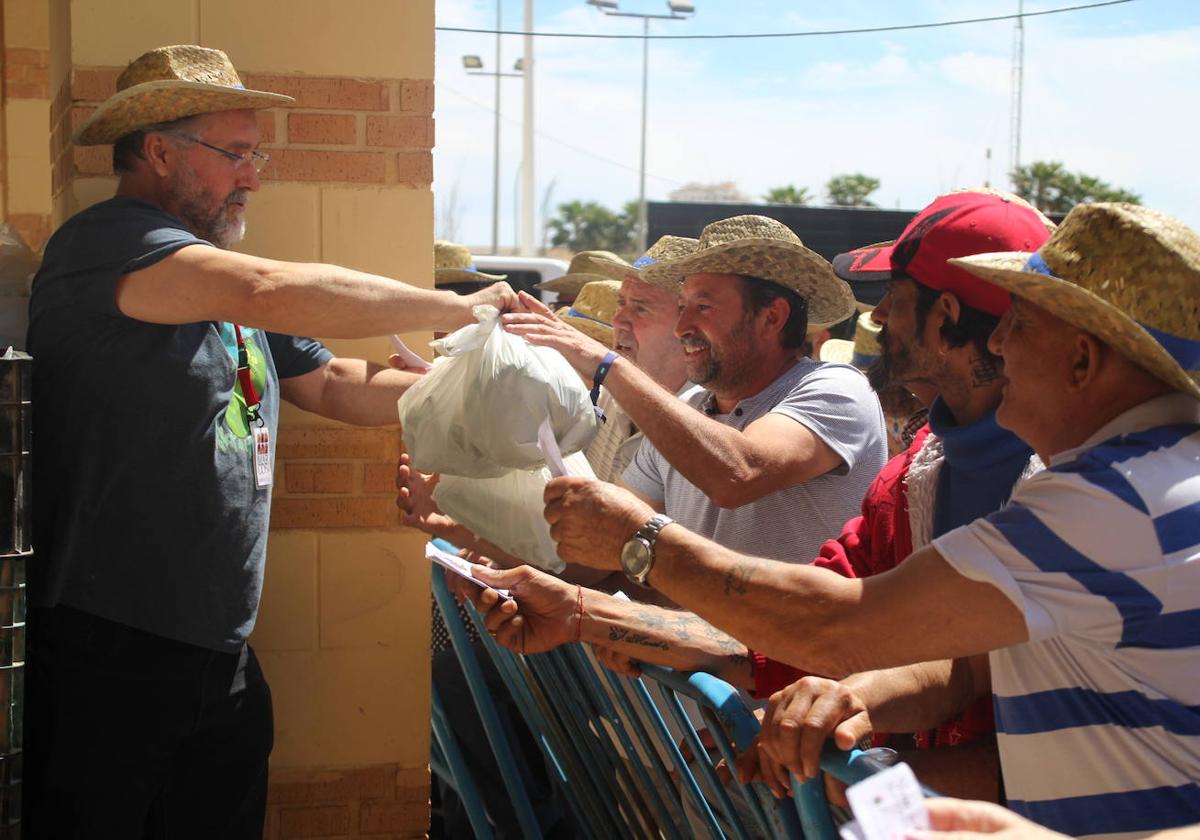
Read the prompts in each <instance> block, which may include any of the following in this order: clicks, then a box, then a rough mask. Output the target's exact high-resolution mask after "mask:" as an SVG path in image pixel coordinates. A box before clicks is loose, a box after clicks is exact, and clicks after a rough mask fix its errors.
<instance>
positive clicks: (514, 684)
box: [431, 541, 886, 840]
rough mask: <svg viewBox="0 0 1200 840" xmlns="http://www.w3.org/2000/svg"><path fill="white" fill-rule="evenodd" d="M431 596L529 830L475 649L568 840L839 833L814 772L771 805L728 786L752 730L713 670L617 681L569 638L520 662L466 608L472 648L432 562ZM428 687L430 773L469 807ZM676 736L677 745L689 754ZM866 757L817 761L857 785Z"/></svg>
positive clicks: (830, 753) (509, 748)
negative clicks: (565, 824) (530, 744)
mask: <svg viewBox="0 0 1200 840" xmlns="http://www.w3.org/2000/svg"><path fill="white" fill-rule="evenodd" d="M435 542H437V543H439V547H441V548H443V549H445V550H452V549H453V546H450V545H449V544H447V543H442V542H441V541H435ZM433 592H434V597H435V599H436V600H437V603H438V606H439V608H440V610H441V612H442V615H443V617H444V618H445V621H446V625H447V628H448V630H449V632H450V639H451V643H452V644H453V646H454V650H455V653H456V655H457V657H458V659H459V661H460V664H461V665H462V670H463V674H464V676H465V678H466V680H467V682H468V685H469V687H470V690H471V696H472V698H473V699H474V701H475V704H476V706H477V708H478V710H479V713H480V717H481V719H482V721H483V723H484V726H485V729H486V730H487V732H488V738H489V743H490V745H491V747H492V749H493V751H494V752H495V755H496V759H497V763H498V766H499V767H500V773H501V777H502V779H503V782H504V785H505V789H506V790H507V792H508V794H509V795H510V796H511V798H512V802H513V806H514V810H515V812H516V814H517V818H518V821H519V823H520V827H521V831H522V833H523V834H524V835H525V836H526V837H529V838H538V837H541V836H542V833H541V828H540V827H539V826H538V824H537V818H536V815H535V813H534V808H533V807H532V805H531V803H530V801H529V796H528V792H527V790H526V785H525V783H524V781H523V780H522V776H521V772H520V769H519V768H518V766H517V763H516V762H515V761H514V760H513V755H514V750H513V745H512V744H510V743H509V742H508V740H507V738H506V737H505V734H504V727H503V726H502V725H501V723H500V720H499V719H498V717H497V713H496V709H495V706H494V704H493V702H492V698H491V697H490V695H489V692H488V690H487V687H486V685H485V684H484V678H483V675H482V672H481V670H480V667H479V662H478V660H477V659H476V650H477V649H478V650H481V651H482V652H484V653H485V654H486V655H487V656H489V657H490V658H491V660H492V662H493V664H494V665H495V666H496V669H497V671H498V672H499V674H500V676H501V678H502V680H503V681H504V684H505V686H506V687H507V688H508V690H509V692H510V693H511V694H512V697H513V700H514V702H515V705H516V707H517V709H518V710H519V712H520V714H521V715H522V717H523V718H524V719H525V722H526V724H527V725H528V727H529V729H530V731H531V732H532V733H533V734H534V737H535V739H536V740H537V742H538V746H539V747H540V748H541V750H542V753H543V755H544V756H545V758H546V761H547V764H548V766H549V767H551V768H552V771H553V772H552V776H553V777H554V779H553V780H554V781H555V782H556V783H557V786H558V788H559V791H560V792H561V794H562V797H563V799H564V801H565V803H566V805H567V806H568V808H569V810H570V812H571V815H572V821H573V823H574V827H575V828H576V830H577V834H578V835H579V836H583V837H589V838H597V840H601V838H611V837H646V838H660V837H665V838H670V840H675V838H679V840H683V838H686V837H700V836H707V837H712V838H721V840H724V838H738V840H751V838H762V837H769V838H807V840H837V838H838V833H837V829H836V827H835V825H834V821H833V819H832V817H831V813H830V809H829V806H828V804H827V802H826V799H825V791H824V785H823V783H822V780H821V779H820V778H818V779H814V780H811V781H809V782H807V783H804V784H801V783H799V782H798V781H797V780H795V779H793V783H792V788H793V798H792V801H790V802H789V801H788V800H778V799H776V798H775V797H774V796H772V795H771V793H770V792H769V790H768V789H767V788H766V786H764V785H761V784H751V785H742V784H741V783H740V782H739V781H738V780H737V773H736V770H735V767H734V760H735V757H736V755H737V754H739V753H741V752H742V751H744V750H745V749H747V748H748V747H749V746H750V743H751V741H753V739H754V737H755V736H756V735H757V734H758V730H759V724H758V720H757V719H756V718H755V717H754V715H753V713H752V712H751V710H750V707H749V705H748V704H747V703H746V701H745V699H744V697H743V696H742V695H741V694H740V693H739V692H738V691H737V689H735V688H734V687H733V686H731V685H729V684H728V683H726V682H724V681H722V680H720V679H718V678H716V677H714V676H712V675H710V674H705V673H693V674H685V673H679V672H675V671H672V670H671V669H669V668H661V667H658V666H653V665H643V666H642V674H643V677H642V678H640V679H633V678H629V677H625V676H622V675H620V674H617V673H615V672H613V671H610V670H608V669H606V668H603V667H602V666H600V665H599V663H598V662H597V661H596V660H595V657H594V656H593V655H592V654H591V652H590V649H588V648H587V647H586V646H583V645H577V644H574V645H564V646H562V647H561V648H559V649H557V650H554V651H550V652H548V653H540V654H531V655H524V656H519V655H516V654H513V653H511V652H510V651H508V650H505V649H504V648H501V647H500V646H499V645H497V644H496V643H495V642H494V641H493V640H492V638H491V637H490V636H489V635H488V633H487V631H486V628H485V627H484V625H483V621H482V618H481V617H480V616H479V614H478V612H476V611H475V609H474V608H473V607H470V606H469V605H468V609H467V613H468V615H469V617H470V619H471V621H472V622H474V623H475V624H476V627H477V629H478V630H479V631H480V632H479V636H480V643H479V646H478V648H477V649H476V648H473V647H472V645H471V643H470V642H469V640H468V637H467V634H466V631H465V629H464V627H463V626H462V624H461V622H460V621H459V619H458V612H457V609H456V605H455V602H454V599H453V596H451V595H450V592H449V590H448V589H447V587H446V581H445V573H444V571H443V570H442V569H441V568H440V567H436V566H435V567H434V569H433ZM437 689H438V687H437V686H436V685H435V686H434V711H433V734H434V747H435V749H434V752H433V756H432V760H431V767H432V768H433V770H434V772H436V773H438V774H439V775H440V776H442V777H443V778H446V779H447V780H448V781H449V782H450V783H451V784H452V785H454V786H455V787H456V789H457V790H458V791H459V793H460V796H462V798H463V799H464V801H466V800H468V799H469V798H470V796H471V793H470V791H471V789H472V781H471V779H470V777H469V776H470V774H469V768H467V767H466V766H465V765H464V764H463V762H462V758H461V756H460V755H458V754H457V751H456V745H455V742H454V736H453V732H452V728H451V726H450V723H449V721H447V720H446V719H445V716H444V713H443V712H442V711H441V708H440V704H439V703H438V702H437ZM656 696H657V697H656ZM664 712H665V714H664ZM698 725H699V728H698ZM701 728H703V729H707V734H708V736H709V739H710V743H711V747H709V746H706V744H705V743H704V738H703V736H702V735H701V732H700V729H701ZM680 744H686V745H687V747H688V751H689V752H690V754H691V760H690V761H689V760H688V757H687V756H685V754H684V751H683V750H682V749H681V748H680ZM874 752H875V751H870V752H862V751H859V750H852V751H850V752H842V751H840V750H837V749H835V748H833V747H832V746H829V747H827V749H826V750H825V752H824V754H823V755H822V762H821V768H822V770H823V771H824V772H826V773H828V774H830V775H833V776H834V777H836V778H838V779H840V780H842V781H844V782H847V783H853V782H856V781H860V780H861V779H863V778H865V777H866V776H868V775H871V774H872V773H874V772H878V770H880V769H882V768H883V767H885V766H886V765H885V764H884V763H882V762H880V761H879V760H878V758H876V756H875V755H873V753H874ZM722 761H723V762H724V765H725V768H721V767H720V766H719V765H720V764H721V763H722ZM723 770H727V771H728V774H726V773H724V772H723ZM468 816H469V818H470V820H471V824H472V827H473V828H474V829H475V832H476V836H477V837H480V838H490V837H491V836H492V832H491V830H490V828H489V827H488V826H487V820H486V816H485V815H484V814H483V812H482V808H480V807H479V805H478V802H476V803H475V806H474V811H471V810H470V806H469V807H468ZM477 820H478V821H479V824H477Z"/></svg>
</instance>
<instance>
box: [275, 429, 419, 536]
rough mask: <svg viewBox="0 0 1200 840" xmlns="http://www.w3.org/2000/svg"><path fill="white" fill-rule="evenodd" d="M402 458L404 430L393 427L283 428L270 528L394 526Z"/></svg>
mask: <svg viewBox="0 0 1200 840" xmlns="http://www.w3.org/2000/svg"><path fill="white" fill-rule="evenodd" d="M399 457H400V435H399V433H398V432H396V431H395V430H392V429H355V428H350V427H344V426H285V427H283V428H282V429H281V430H280V435H279V452H278V455H277V457H276V462H275V471H276V478H275V492H274V501H273V504H272V507H271V528H272V530H279V529H288V528H387V527H390V526H394V525H395V524H396V523H397V519H398V513H397V510H396V502H395V498H396V489H395V475H396V461H397V459H398V458H399Z"/></svg>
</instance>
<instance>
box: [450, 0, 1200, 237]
mask: <svg viewBox="0 0 1200 840" xmlns="http://www.w3.org/2000/svg"><path fill="white" fill-rule="evenodd" d="M497 2H499V3H500V7H501V14H502V20H503V24H504V28H505V29H518V30H519V29H521V27H522V23H523V15H524V2H523V0H436V10H437V23H438V25H439V26H460V27H479V28H488V29H493V28H494V27H495V24H496V10H497V5H496V4H497ZM533 2H534V6H535V13H534V24H535V30H536V31H543V32H589V33H624V34H640V32H641V26H642V24H641V21H640V20H630V19H621V18H613V17H606V16H605V15H603V14H602V13H601V12H599V11H598V10H596V9H595V8H593V7H592V6H589V5H587V4H586V3H585V2H584V0H533ZM1083 2H1087V0H1025V3H1024V7H1025V11H1026V12H1032V11H1040V10H1045V9H1053V8H1061V7H1064V6H1072V5H1078V4H1080V3H1083ZM694 5H695V7H696V14H695V15H694V16H693V17H691V18H690V19H688V20H685V21H652V22H651V24H650V29H651V33H652V34H664V35H669V34H675V35H681V34H712V33H750V32H784V31H805V30H820V29H845V28H858V27H869V26H888V25H897V24H911V23H928V22H936V21H946V20H955V19H962V18H972V17H986V16H993V15H1004V14H1012V13H1014V12H1016V10H1017V0H907V2H904V3H897V2H894V0H839V2H835V3H830V2H824V3H819V2H810V0H694ZM621 8H622V10H628V11H634V12H646V13H663V12H665V11H666V2H665V0H621ZM1013 38H1014V24H1013V22H1012V21H999V22H991V23H980V24H970V25H963V26H953V27H945V28H937V29H925V30H913V31H901V32H887V33H872V34H854V35H836V36H819V37H805V38H779V39H763V40H716V41H651V42H650V45H649V48H650V54H649V56H650V58H649V92H648V114H649V116H648V120H647V125H648V127H647V133H648V141H647V163H646V171H647V178H646V192H647V198H648V199H649V200H651V201H654V200H665V199H666V198H667V194H668V193H669V192H670V191H671V190H673V189H675V188H677V187H679V186H682V185H683V184H685V183H688V182H695V181H698V182H704V183H711V182H722V181H733V182H735V183H736V184H737V187H738V188H739V189H740V190H741V191H742V192H744V193H747V194H749V195H752V196H756V197H758V196H761V195H762V193H764V192H765V191H766V190H768V189H770V188H771V187H776V186H781V185H786V184H795V185H796V186H803V187H807V188H808V189H809V191H810V193H813V194H814V195H816V196H818V197H821V196H823V194H824V189H823V187H824V184H825V183H826V181H828V179H829V178H830V177H831V176H833V175H837V174H842V173H853V172H862V173H864V174H866V175H869V176H872V177H874V178H878V179H879V180H880V182H881V186H880V188H879V190H878V191H877V192H876V193H875V194H874V195H873V196H872V199H873V200H874V201H875V202H876V203H877V204H878V205H879V206H880V207H885V208H900V209H911V210H917V209H920V208H921V207H922V206H924V205H925V204H927V203H929V202H930V201H931V200H932V199H933V198H934V197H935V196H937V195H939V194H941V193H944V192H947V191H949V190H952V189H957V188H961V187H971V186H979V185H981V184H983V183H984V182H985V180H990V182H991V184H992V185H993V186H997V187H1007V186H1008V184H1007V173H1008V172H1009V170H1010V151H1009V150H1010V144H1009V134H1010V115H1011V112H1012V104H1011V103H1012V83H1011V77H1012V72H1011V71H1012V60H1011V59H1012V53H1013ZM495 40H496V39H495V36H493V35H486V34H474V33H457V32H442V31H439V32H438V33H437V56H436V62H437V68H436V96H437V101H436V102H437V104H436V110H435V119H436V132H437V144H436V146H435V148H434V193H435V205H436V208H437V218H436V223H435V229H436V232H437V235H438V236H439V237H445V238H453V239H456V240H458V241H460V242H464V243H466V244H469V245H471V246H472V247H473V248H475V249H476V250H477V252H478V253H486V252H487V251H488V250H490V244H491V225H492V173H493V116H494V113H495V109H494V105H493V101H494V99H493V97H494V79H492V78H488V77H483V76H470V75H467V73H466V71H464V69H463V67H462V56H463V55H465V54H476V55H480V56H481V57H482V58H483V60H484V63H485V67H486V69H487V70H494V69H495V67H496V63H495ZM501 41H502V43H501V67H502V68H503V69H504V70H505V71H509V70H511V68H512V64H513V61H514V60H515V59H516V58H518V57H519V56H520V55H521V50H522V39H521V38H520V37H517V36H504V37H502V39H501ZM534 41H535V44H534V47H535V54H534V61H535V65H534V66H535V77H534V110H535V118H534V123H535V130H536V131H535V141H534V142H535V152H534V171H535V203H536V204H537V205H538V217H537V230H538V231H539V237H538V238H539V240H540V231H541V226H542V223H543V220H544V214H543V213H542V212H541V210H542V207H543V206H544V207H545V208H546V209H547V211H548V212H549V213H550V214H553V212H554V208H555V207H557V206H558V205H559V204H561V203H563V202H566V201H571V200H576V199H578V200H582V201H597V202H599V203H601V204H604V205H606V206H608V207H611V208H613V209H617V208H619V207H621V206H622V205H623V204H624V203H625V202H626V201H628V200H631V199H634V198H636V197H637V191H638V153H639V138H640V115H641V72H642V66H641V57H642V42H641V39H640V38H638V39H631V40H621V41H601V40H591V39H587V40H584V39H563V38H535V39H534ZM1197 79H1200V3H1197V2H1195V0H1132V1H1131V2H1128V3H1124V4H1121V5H1116V6H1109V7H1105V8H1097V9H1088V10H1080V11H1074V12H1066V13H1063V14H1056V15H1045V16H1041V17H1033V18H1027V19H1026V20H1025V63H1024V97H1023V108H1022V115H1023V119H1022V132H1021V161H1022V162H1024V163H1029V162H1031V161H1034V160H1055V161H1061V162H1063V163H1064V164H1065V165H1066V167H1067V168H1068V169H1069V170H1072V171H1081V172H1085V173H1087V174H1091V175H1095V176H1098V177H1100V178H1101V179H1103V180H1105V181H1107V182H1109V183H1111V184H1113V185H1116V186H1120V187H1123V188H1125V189H1128V190H1131V191H1133V192H1135V193H1137V194H1139V195H1140V196H1142V201H1143V203H1144V204H1146V205H1148V206H1151V207H1154V208H1156V209H1159V210H1163V211H1165V212H1167V213H1170V214H1172V215H1175V216H1177V217H1179V218H1180V219H1182V220H1183V221H1184V222H1186V223H1187V224H1189V225H1191V226H1192V227H1193V228H1195V229H1197V230H1200V202H1198V201H1197V199H1196V197H1197V196H1198V195H1200V166H1197V164H1196V162H1195V160H1194V155H1195V151H1194V150H1195V149H1196V147H1197V142H1196V138H1197V137H1200V107H1198V102H1197V96H1196V80H1197ZM522 88H523V83H522V81H521V80H519V79H515V78H504V79H501V107H500V113H501V160H500V246H501V248H504V247H510V246H512V245H513V244H514V241H515V238H516V225H517V220H516V206H515V205H516V200H517V194H518V193H517V177H518V169H519V166H520V158H521V130H522V129H521V110H522ZM989 149H990V150H991V158H990V161H989V159H988V156H987V155H988V150H989ZM818 203H820V202H819V201H818Z"/></svg>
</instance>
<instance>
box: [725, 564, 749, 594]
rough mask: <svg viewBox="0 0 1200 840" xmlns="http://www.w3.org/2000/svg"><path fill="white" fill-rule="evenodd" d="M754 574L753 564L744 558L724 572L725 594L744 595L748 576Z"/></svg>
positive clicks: (747, 586) (747, 584) (747, 585)
mask: <svg viewBox="0 0 1200 840" xmlns="http://www.w3.org/2000/svg"><path fill="white" fill-rule="evenodd" d="M753 575H754V564H753V563H748V562H746V561H745V560H740V561H738V564H737V565H736V566H734V567H733V568H732V569H730V570H729V571H728V572H726V573H725V594H726V595H745V594H746V590H747V589H748V588H749V583H750V578H751V577H752V576H753Z"/></svg>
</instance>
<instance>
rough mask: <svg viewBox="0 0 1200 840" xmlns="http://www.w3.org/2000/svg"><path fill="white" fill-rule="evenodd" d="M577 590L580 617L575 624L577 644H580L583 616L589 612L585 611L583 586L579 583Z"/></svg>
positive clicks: (576, 586) (576, 585)
mask: <svg viewBox="0 0 1200 840" xmlns="http://www.w3.org/2000/svg"><path fill="white" fill-rule="evenodd" d="M575 592H576V596H577V597H576V601H577V603H578V607H579V619H578V621H577V622H576V624H575V644H579V643H580V642H581V641H583V617H584V616H585V615H587V613H586V612H584V609H583V587H582V586H580V585H579V584H578V583H577V584H575Z"/></svg>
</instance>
